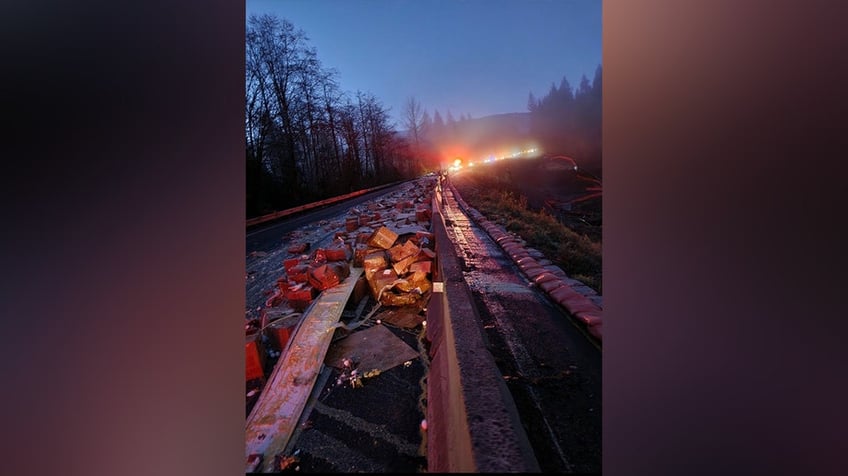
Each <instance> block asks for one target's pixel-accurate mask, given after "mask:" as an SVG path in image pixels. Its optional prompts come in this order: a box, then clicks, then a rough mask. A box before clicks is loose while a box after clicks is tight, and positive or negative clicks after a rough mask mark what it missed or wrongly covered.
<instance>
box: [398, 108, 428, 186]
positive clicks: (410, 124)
mask: <svg viewBox="0 0 848 476" xmlns="http://www.w3.org/2000/svg"><path fill="white" fill-rule="evenodd" d="M424 114H425V112H424V108H422V107H421V103H420V102H419V101H418V100H417V99H415V97H414V96H410V97H409V98H407V100H406V102H405V103H404V105H403V124H404V126H406V129H407V130H408V131H409V134H410V136H411V137H412V145H413V155H414V157H415V158H414V159H413V161H414V162H415V169H416V170H415V172H416V173H417V172H420V170H421V157H420V155H421V133H422V130H423V128H424Z"/></svg>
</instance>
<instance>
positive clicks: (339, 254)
mask: <svg viewBox="0 0 848 476" xmlns="http://www.w3.org/2000/svg"><path fill="white" fill-rule="evenodd" d="M434 189H435V180H431V181H419V182H418V186H417V187H412V186H410V187H408V188H407V189H405V190H402V191H400V192H396V193H395V194H392V195H391V196H387V197H384V198H382V199H380V200H377V201H374V202H371V203H369V204H367V206H363V207H355V208H352V209H351V210H350V211H349V212H348V214H347V215H346V216H345V218H344V220H343V222H336V223H330V224H329V226H326V227H323V229H324V231H329V233H331V234H332V239H331V241H330V243H329V244H327V245H326V246H317V247H315V248H314V249H313V245H320V242H321V241H326V240H330V236H329V235H327V236H326V238H325V239H324V240H319V243H310V242H308V241H306V240H303V239H302V238H305V237H303V236H300V235H294V236H296V238H295V239H294V240H293V241H290V242H289V243H287V244H286V246H287V247H286V248H285V249H286V250H287V251H288V254H289V256H290V257H289V258H287V259H284V260H283V263H282V264H283V269H284V273H283V275H282V276H280V277H279V278H278V279H277V280H276V283H275V285H274V286H273V288H272V289H268V290H266V291H265V294H266V296H267V299H266V301H265V306H264V308H263V309H262V313H261V318H259V319H256V320H255V322H250V321H249V322H248V332H247V353H248V356H247V361H248V367H249V368H248V379H249V380H250V378H251V377H252V378H253V379H257V378H258V379H259V380H260V381H261V380H262V378H261V377H260V376H261V375H264V373H263V372H261V371H260V370H259V369H262V368H263V367H265V366H266V364H265V357H266V355H265V354H267V356H268V357H270V358H271V359H269V360H273V359H274V358H275V357H279V354H280V352H282V351H283V350H284V349H285V346H286V343H287V341H288V339H289V337H291V334H292V332H293V330H294V328H295V327H296V326H297V324H298V323H299V319H300V317H301V316H302V313H303V312H304V311H305V310H306V309H307V308H308V307H309V305H310V304H311V303H312V301H313V300H314V299H316V298H317V297H318V295H319V294H320V293H321V291H324V290H326V289H329V288H332V287H334V286H337V285H338V284H340V283H341V282H343V281H344V280H345V279H346V278H347V277H348V276H349V275H350V267H351V266H354V267H359V268H364V273H363V275H362V276H361V277H360V278H359V280H358V281H357V283H356V286H355V288H354V290H353V296H352V299H353V301H354V302H357V303H358V302H360V301H361V300H362V299H363V298H364V297H366V296H367V295H370V297H371V298H373V299H374V300H375V301H376V302H377V303H379V304H380V305H381V306H390V307H391V306H409V305H419V306H420V305H423V304H424V303H426V298H427V296H429V293H430V289H431V286H432V279H433V276H432V272H433V269H434V266H433V260H434V259H435V256H436V254H435V251H434V250H435V243H434V239H433V234H432V233H430V232H429V231H428V230H429V229H430V219H431V200H432V197H433V191H434ZM322 224H324V223H323V222H322ZM334 226H335V227H334ZM342 226H343V229H342ZM333 230H335V232H334V231H333ZM310 249H313V251H312V252H311V253H308V252H309V251H310ZM307 253H308V254H307Z"/></svg>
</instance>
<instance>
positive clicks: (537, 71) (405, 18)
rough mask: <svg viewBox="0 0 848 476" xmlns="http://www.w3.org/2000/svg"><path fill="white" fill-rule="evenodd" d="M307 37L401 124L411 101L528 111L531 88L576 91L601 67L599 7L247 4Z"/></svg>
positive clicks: (346, 82)
mask: <svg viewBox="0 0 848 476" xmlns="http://www.w3.org/2000/svg"><path fill="white" fill-rule="evenodd" d="M245 13H246V15H245V18H246V19H247V18H249V17H250V16H251V15H253V14H257V15H260V14H263V13H271V14H275V15H277V16H278V17H280V18H285V19H287V20H289V21H290V22H291V23H292V24H293V25H294V26H295V28H298V29H301V30H303V31H304V32H305V33H306V36H307V37H308V38H309V41H308V43H309V45H311V46H313V47H315V48H316V49H317V53H318V59H319V60H320V61H321V63H322V65H323V66H324V68H332V69H335V70H337V71H338V73H339V76H338V78H339V85H340V87H341V89H342V90H344V91H348V92H351V93H355V92H356V91H357V90H362V91H363V92H371V93H373V94H374V95H375V96H376V97H377V98H378V99H380V101H381V102H382V103H383V105H384V106H387V107H388V108H389V110H390V114H391V116H392V118H393V119H394V121H395V125H396V127H398V128H399V129H404V127H403V122H402V120H401V117H402V111H403V106H404V103H405V102H406V100H407V98H409V97H410V96H413V97H415V99H417V100H418V101H419V102H420V103H421V104H422V106H423V107H424V109H425V110H426V111H427V112H429V113H430V115H431V116H432V115H433V111H434V110H438V111H439V113H440V114H441V115H442V118H446V117H447V112H448V111H450V113H451V114H452V115H453V117H454V118H455V119H459V117H460V115H462V114H466V115H468V114H470V115H471V116H472V117H474V118H479V117H483V116H488V115H492V114H501V113H510V112H527V98H528V93H530V92H531V91H532V92H533V94H534V95H535V96H536V97H541V96H544V95H545V94H547V92H548V90H549V89H550V87H551V84H552V83H555V84H557V85H559V83H560V81H561V80H562V78H563V76H565V77H566V78H567V79H568V82H569V83H570V84H571V86H572V87H573V88H575V87H576V86H577V85H578V84H579V83H580V78H581V76H582V75H584V74H585V75H586V77H587V78H589V80H590V81H591V80H592V77H593V76H594V74H595V69H596V68H597V67H598V65H601V59H602V58H601V1H600V0H247V1H246V10H245Z"/></svg>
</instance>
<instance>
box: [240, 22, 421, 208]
mask: <svg viewBox="0 0 848 476" xmlns="http://www.w3.org/2000/svg"><path fill="white" fill-rule="evenodd" d="M245 40H246V41H245V45H246V48H245V146H246V158H247V176H246V180H247V183H246V186H247V197H246V199H247V200H246V202H247V216H248V217H254V216H258V215H262V214H265V213H269V212H271V211H274V210H279V209H284V208H288V207H291V206H295V205H298V204H303V203H308V202H311V201H315V200H319V199H321V198H326V197H330V196H335V195H340V194H344V193H349V192H352V191H355V190H360V189H363V188H367V187H371V186H375V185H379V184H383V183H388V182H392V181H396V180H400V179H403V178H409V177H413V176H415V175H417V174H419V173H420V170H419V169H418V168H417V166H416V162H415V161H413V160H412V149H411V147H410V144H409V141H408V140H406V139H405V138H403V137H401V136H400V135H399V134H398V133H397V132H396V131H395V130H394V125H393V124H392V123H391V121H390V117H389V110H388V108H386V107H385V106H384V105H383V104H382V103H381V102H380V100H379V99H378V98H377V97H376V96H374V95H373V94H371V93H367V92H362V91H357V92H356V93H355V94H351V93H349V92H345V91H342V90H341V89H340V87H339V84H338V73H337V72H336V71H334V70H330V69H326V68H324V67H323V66H322V65H321V62H320V61H319V59H318V56H317V54H316V50H315V48H313V47H311V46H310V45H309V43H308V38H307V37H306V34H305V33H304V32H303V31H302V30H299V29H297V28H295V26H294V25H293V24H292V23H291V22H289V21H288V20H285V19H281V18H278V17H276V16H274V15H268V14H265V15H259V16H257V15H252V16H251V17H250V18H249V19H248V23H247V28H246V38H245Z"/></svg>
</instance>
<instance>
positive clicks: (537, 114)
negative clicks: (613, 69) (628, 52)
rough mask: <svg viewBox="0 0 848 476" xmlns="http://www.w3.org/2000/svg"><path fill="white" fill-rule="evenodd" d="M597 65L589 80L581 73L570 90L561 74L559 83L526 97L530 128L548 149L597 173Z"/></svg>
mask: <svg viewBox="0 0 848 476" xmlns="http://www.w3.org/2000/svg"><path fill="white" fill-rule="evenodd" d="M601 75H602V70H601V66H600V65H598V67H597V69H596V70H595V77H594V79H593V80H592V82H591V83H590V82H589V79H588V78H587V77H586V75H585V74H584V75H583V76H582V78H581V79H580V84H579V85H578V87H577V89H576V90H574V89H572V87H571V84H569V82H568V79H566V78H565V77H564V76H563V78H562V81H560V83H559V87H557V86H556V85H555V84H553V83H552V84H551V88H550V90H549V91H548V93H547V94H546V95H545V96H543V97H542V98H540V99H537V98H536V97H535V96H534V95H533V92H532V91H531V92H530V94H529V97H528V99H527V109H528V111H530V117H531V121H530V124H531V131H532V133H533V135H535V136H536V137H537V138H538V140H539V141H540V142H541V144H542V147H544V149H545V150H546V151H548V152H553V153H557V154H563V155H569V156H571V157H574V158H575V159H577V160H578V162H579V163H580V164H582V165H584V166H585V167H587V168H589V169H591V170H593V171H594V172H595V173H596V174H598V175H600V173H601V110H602V108H601V102H602V101H601V99H602V91H601V82H602V81H601Z"/></svg>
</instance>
